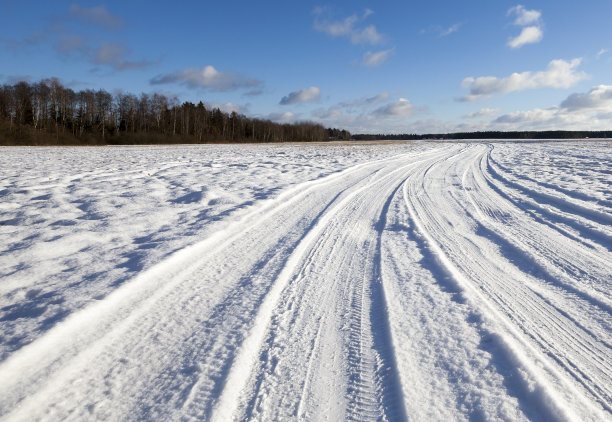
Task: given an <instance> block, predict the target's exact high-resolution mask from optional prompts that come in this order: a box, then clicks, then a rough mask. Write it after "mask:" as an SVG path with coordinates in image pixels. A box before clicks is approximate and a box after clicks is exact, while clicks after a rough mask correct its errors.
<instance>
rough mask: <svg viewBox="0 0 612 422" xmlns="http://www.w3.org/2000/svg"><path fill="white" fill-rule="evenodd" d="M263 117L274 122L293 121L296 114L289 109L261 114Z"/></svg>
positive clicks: (295, 118)
mask: <svg viewBox="0 0 612 422" xmlns="http://www.w3.org/2000/svg"><path fill="white" fill-rule="evenodd" d="M263 118H264V119H267V120H271V121H273V122H275V123H293V122H295V121H296V120H297V116H296V114H295V113H293V112H291V111H285V112H284V113H270V114H268V115H266V116H263Z"/></svg>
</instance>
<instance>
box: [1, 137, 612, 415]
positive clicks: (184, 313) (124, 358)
mask: <svg viewBox="0 0 612 422" xmlns="http://www.w3.org/2000/svg"><path fill="white" fill-rule="evenodd" d="M1 152H2V154H0V171H1V172H2V173H1V174H2V178H0V247H1V253H0V277H1V278H0V328H1V329H0V419H1V420H8V421H32V420H113V421H117V420H164V421H165V420H214V421H227V420H332V421H339V420H387V421H396V420H517V421H520V420H533V421H551V420H552V421H566V420H569V421H605V420H612V297H611V293H610V292H611V289H610V287H611V286H610V284H611V282H612V143H609V142H605V141H601V142H581V143H577V142H527V143H513V142H498V143H454V144H452V143H432V142H429V143H428V142H418V143H383V144H374V143H371V144H368V143H366V144H360V145H341V144H335V145H252V146H248V145H240V146H230V145H221V146H220V145H217V146H171V147H170V146H168V147H165V146H164V147H104V148H21V147H9V148H2V150H1Z"/></svg>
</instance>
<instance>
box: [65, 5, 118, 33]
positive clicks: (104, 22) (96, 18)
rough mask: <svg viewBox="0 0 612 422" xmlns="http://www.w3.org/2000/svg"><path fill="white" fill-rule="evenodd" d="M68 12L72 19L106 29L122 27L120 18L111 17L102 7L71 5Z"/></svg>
mask: <svg viewBox="0 0 612 422" xmlns="http://www.w3.org/2000/svg"><path fill="white" fill-rule="evenodd" d="M68 12H69V14H70V16H71V17H72V18H76V19H80V20H83V21H85V22H86V23H90V24H94V25H99V26H102V27H104V28H106V29H116V28H119V27H121V26H123V23H124V22H123V19H122V18H121V17H119V16H117V15H113V14H112V13H110V12H109V11H108V10H106V8H105V7H104V6H95V7H81V6H79V5H78V4H71V5H70V7H69V9H68Z"/></svg>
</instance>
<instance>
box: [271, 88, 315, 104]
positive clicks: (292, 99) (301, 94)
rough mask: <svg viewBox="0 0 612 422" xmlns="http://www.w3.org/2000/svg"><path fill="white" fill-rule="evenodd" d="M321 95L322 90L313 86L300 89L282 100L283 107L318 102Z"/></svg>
mask: <svg viewBox="0 0 612 422" xmlns="http://www.w3.org/2000/svg"><path fill="white" fill-rule="evenodd" d="M320 95H321V90H320V89H319V88H317V87H316V86H311V87H310V88H306V89H300V90H298V91H293V92H290V93H289V94H287V95H285V96H284V97H283V98H281V100H280V103H279V104H281V105H290V104H298V103H306V102H310V101H316V100H318V99H319V97H320Z"/></svg>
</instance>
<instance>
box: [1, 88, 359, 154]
mask: <svg viewBox="0 0 612 422" xmlns="http://www.w3.org/2000/svg"><path fill="white" fill-rule="evenodd" d="M350 137H351V134H350V133H349V132H347V131H345V130H339V129H331V128H330V129H325V128H324V127H323V126H322V125H320V124H316V123H312V122H298V123H292V124H279V123H275V122H272V121H270V120H266V119H257V118H249V117H247V116H245V115H243V114H239V113H236V112H235V111H233V112H231V113H226V112H223V111H221V110H220V109H219V108H207V107H206V105H205V104H204V103H203V102H202V101H200V102H198V103H197V104H194V103H192V102H183V103H180V102H179V100H178V99H177V98H176V97H167V96H165V95H162V94H157V93H155V94H146V93H142V94H140V95H139V96H136V95H134V94H130V93H119V94H116V95H112V94H110V93H108V92H107V91H105V90H103V89H99V90H91V89H85V90H81V91H73V90H72V89H70V88H67V87H65V86H63V85H62V84H61V83H60V81H59V80H58V79H55V78H51V79H43V80H41V81H40V82H36V83H28V82H25V81H22V82H17V83H15V84H13V85H11V84H5V85H3V86H2V87H0V144H4V145H15V144H17V145H18V144H29V145H32V144H34V145H35V144H86V145H87V144H92V145H96V144H149V143H206V142H322V141H328V140H330V139H350Z"/></svg>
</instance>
